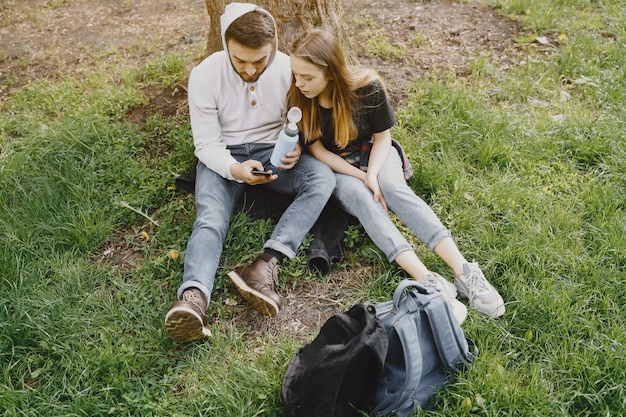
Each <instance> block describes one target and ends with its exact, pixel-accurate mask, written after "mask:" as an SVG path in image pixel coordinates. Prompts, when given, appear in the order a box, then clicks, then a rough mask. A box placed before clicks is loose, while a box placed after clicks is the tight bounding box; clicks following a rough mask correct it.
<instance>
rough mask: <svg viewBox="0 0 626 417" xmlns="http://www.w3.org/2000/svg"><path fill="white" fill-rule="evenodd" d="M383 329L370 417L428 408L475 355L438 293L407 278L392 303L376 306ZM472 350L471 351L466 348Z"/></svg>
mask: <svg viewBox="0 0 626 417" xmlns="http://www.w3.org/2000/svg"><path fill="white" fill-rule="evenodd" d="M375 309H376V316H377V317H378V319H379V320H380V322H381V324H382V325H383V327H384V328H385V329H386V331H387V335H388V349H387V356H386V358H385V366H384V369H383V375H382V377H381V380H380V383H379V387H378V390H377V392H376V395H375V397H374V406H373V409H371V411H370V416H377V417H378V416H386V415H389V414H395V415H396V416H398V417H404V416H407V415H409V414H411V413H412V412H414V411H415V410H416V409H417V408H418V407H420V406H421V407H422V408H423V409H428V408H432V406H433V405H434V404H433V403H432V397H433V396H434V394H435V392H436V391H437V390H439V389H440V388H441V387H443V386H444V385H445V384H446V383H447V382H448V379H449V376H450V374H451V373H453V372H455V371H458V370H460V369H462V368H464V367H465V366H469V365H470V364H471V362H472V361H473V360H474V358H476V356H477V355H478V349H477V348H476V346H475V344H474V343H473V342H472V341H471V340H470V339H467V338H466V337H465V336H464V334H463V330H462V329H461V326H460V325H459V323H458V321H457V320H456V318H455V317H454V314H453V313H452V311H451V309H450V307H449V306H448V303H447V302H446V301H445V300H444V298H443V296H442V295H441V293H439V292H438V291H435V290H433V289H429V288H426V287H424V286H422V285H420V284H419V283H418V282H417V281H414V280H409V279H405V280H403V281H402V282H400V284H399V285H398V287H397V288H396V290H395V292H394V295H393V300H391V301H387V302H384V303H380V304H377V305H376V306H375ZM470 349H471V350H470Z"/></svg>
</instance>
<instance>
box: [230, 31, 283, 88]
mask: <svg viewBox="0 0 626 417" xmlns="http://www.w3.org/2000/svg"><path fill="white" fill-rule="evenodd" d="M273 51H274V45H272V44H271V43H267V44H265V45H263V46H262V47H260V48H258V49H250V48H248V47H246V46H243V45H242V44H240V43H238V42H235V41H233V40H229V41H228V56H229V57H230V62H231V63H232V64H233V68H235V71H236V72H237V74H239V76H240V77H241V78H242V79H243V80H244V81H246V82H249V83H253V82H255V81H256V80H258V79H259V77H260V76H261V74H263V71H265V68H267V64H268V63H269V60H270V57H271V56H272V52H273Z"/></svg>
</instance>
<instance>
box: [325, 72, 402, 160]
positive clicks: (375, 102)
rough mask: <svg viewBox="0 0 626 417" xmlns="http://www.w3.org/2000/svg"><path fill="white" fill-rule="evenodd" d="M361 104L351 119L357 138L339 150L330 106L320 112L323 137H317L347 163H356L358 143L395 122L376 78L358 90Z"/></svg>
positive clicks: (359, 146)
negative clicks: (356, 130)
mask: <svg viewBox="0 0 626 417" xmlns="http://www.w3.org/2000/svg"><path fill="white" fill-rule="evenodd" d="M357 94H358V96H359V97H360V98H361V99H360V105H359V107H358V108H357V109H356V110H355V112H354V115H353V119H354V122H355V125H356V126H357V129H358V134H357V137H356V138H354V139H353V140H351V141H350V144H349V145H348V146H347V147H346V148H345V149H339V148H337V146H336V145H335V140H334V139H335V134H334V133H335V131H334V123H333V113H332V109H325V108H323V107H320V111H321V115H322V119H323V120H322V137H321V138H320V139H319V140H321V141H322V144H323V145H324V147H325V148H326V149H328V150H329V151H331V152H334V153H336V154H338V155H340V156H342V157H343V158H344V159H346V160H348V161H349V162H350V163H353V164H356V163H357V162H358V158H357V157H358V154H359V152H360V151H361V146H362V145H363V144H364V143H367V142H368V141H369V140H370V139H371V138H372V134H374V133H379V132H383V131H385V130H387V129H390V128H391V127H392V126H393V125H394V124H396V116H395V114H394V112H393V108H392V107H391V104H389V100H387V94H386V93H385V89H384V88H383V85H382V84H381V82H380V81H379V80H376V81H374V82H372V83H371V84H368V85H366V86H364V87H361V88H359V89H358V90H357Z"/></svg>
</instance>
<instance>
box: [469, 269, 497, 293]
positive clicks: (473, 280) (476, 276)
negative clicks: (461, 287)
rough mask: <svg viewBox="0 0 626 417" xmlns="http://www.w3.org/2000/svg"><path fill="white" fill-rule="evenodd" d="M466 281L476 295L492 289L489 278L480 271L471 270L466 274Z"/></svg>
mask: <svg viewBox="0 0 626 417" xmlns="http://www.w3.org/2000/svg"><path fill="white" fill-rule="evenodd" d="M465 282H467V286H468V287H469V290H470V292H472V293H473V294H474V295H480V294H486V293H488V292H489V291H491V288H489V285H488V284H487V279H486V278H485V277H484V276H483V274H481V273H480V272H479V271H470V272H469V273H467V274H466V275H465Z"/></svg>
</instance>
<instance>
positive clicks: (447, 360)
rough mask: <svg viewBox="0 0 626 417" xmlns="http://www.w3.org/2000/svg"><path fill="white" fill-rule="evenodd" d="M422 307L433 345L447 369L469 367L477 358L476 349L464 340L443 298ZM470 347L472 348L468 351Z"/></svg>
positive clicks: (469, 341) (471, 343) (467, 340)
mask: <svg viewBox="0 0 626 417" xmlns="http://www.w3.org/2000/svg"><path fill="white" fill-rule="evenodd" d="M438 298H439V299H437V300H436V299H433V300H432V301H431V302H429V303H428V304H425V305H424V312H425V313H426V316H427V317H428V321H429V323H430V326H431V329H432V333H433V336H434V339H435V345H436V346H437V350H438V351H439V355H440V356H441V360H442V362H443V364H444V366H445V367H446V368H447V369H452V370H456V369H459V368H461V367H463V366H467V365H469V364H470V363H471V362H472V361H473V360H474V359H475V358H476V356H478V348H477V347H476V345H475V344H474V342H473V341H471V340H470V339H468V338H466V337H465V336H464V334H463V330H462V329H461V326H460V325H459V322H458V321H457V320H456V318H455V317H454V314H453V313H452V310H451V309H450V306H449V305H448V303H447V302H446V301H445V300H444V298H443V296H440V297H438ZM470 346H472V347H473V349H472V351H470Z"/></svg>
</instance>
